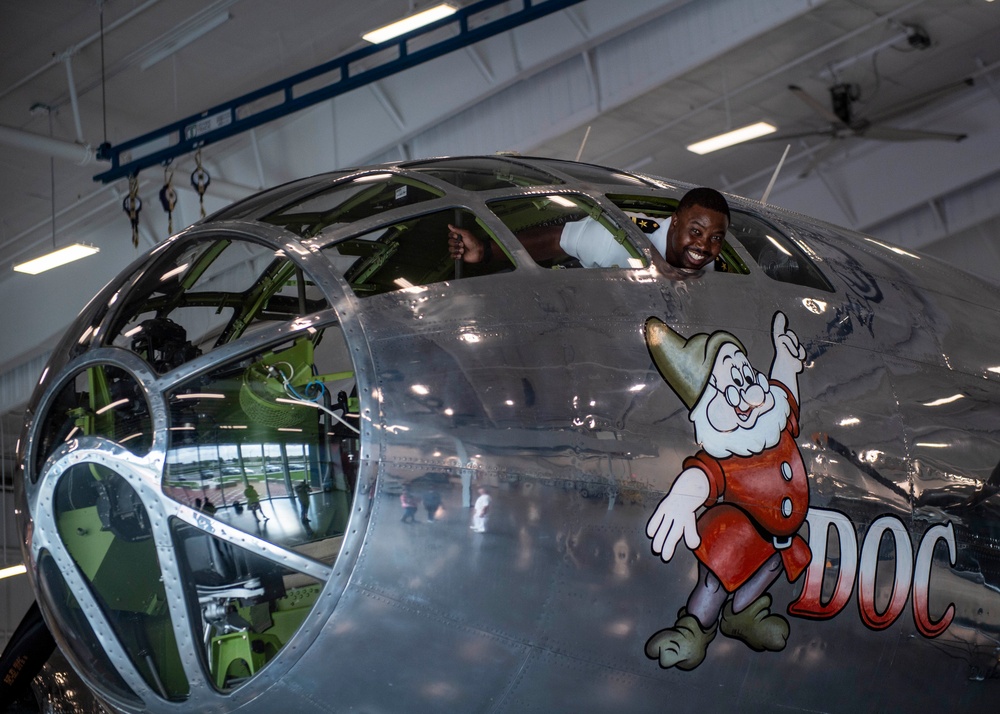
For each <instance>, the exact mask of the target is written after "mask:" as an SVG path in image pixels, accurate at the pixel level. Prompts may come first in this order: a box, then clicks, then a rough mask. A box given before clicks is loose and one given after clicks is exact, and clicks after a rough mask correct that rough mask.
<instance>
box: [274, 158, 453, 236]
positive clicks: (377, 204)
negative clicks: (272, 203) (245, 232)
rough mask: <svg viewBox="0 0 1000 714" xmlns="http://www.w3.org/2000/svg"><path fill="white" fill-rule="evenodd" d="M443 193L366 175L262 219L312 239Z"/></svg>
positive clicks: (388, 175) (381, 175)
mask: <svg viewBox="0 0 1000 714" xmlns="http://www.w3.org/2000/svg"><path fill="white" fill-rule="evenodd" d="M442 195H443V192H442V191H440V190H438V189H436V188H434V187H432V186H428V185H427V184H424V183H421V182H419V181H415V180H413V179H412V178H408V177H405V176H400V175H398V174H392V173H376V174H366V175H364V176H360V177H358V178H355V179H353V180H351V181H346V182H344V183H339V184H336V185H335V186H333V187H331V188H328V189H325V190H323V191H320V192H319V193H315V194H313V195H312V196H309V197H308V198H305V199H303V200H301V201H298V202H296V203H294V204H292V205H291V206H285V207H284V208H282V209H280V210H278V211H275V212H273V213H271V214H270V215H267V216H265V217H264V218H262V219H261V220H262V221H265V222H267V223H273V224H274V225H277V226H282V227H283V228H286V229H287V230H290V231H292V232H293V233H296V234H298V235H299V236H301V237H303V238H312V237H314V236H316V235H319V234H320V233H321V232H323V231H324V230H327V229H332V228H338V227H340V226H345V225H347V224H349V223H354V222H355V221H360V220H362V219H364V218H369V217H371V216H375V215H378V214H379V213H384V212H386V211H391V210H393V209H396V208H402V207H403V206H412V205H414V204H417V203H421V202H423V201H430V200H432V199H435V198H440V197H441V196H442Z"/></svg>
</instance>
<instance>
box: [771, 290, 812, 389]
mask: <svg viewBox="0 0 1000 714" xmlns="http://www.w3.org/2000/svg"><path fill="white" fill-rule="evenodd" d="M771 342H772V343H773V344H774V362H772V363H771V379H772V380H777V381H778V382H781V383H782V384H784V385H785V386H786V387H788V388H789V389H790V390H791V391H792V394H793V396H795V397H796V399H797V398H798V390H797V389H796V387H797V384H796V382H797V380H796V375H797V374H798V373H799V372H801V371H802V363H803V362H804V361H805V359H806V348H805V347H803V346H802V345H801V344H800V343H799V338H798V336H797V335H796V334H795V333H794V332H792V331H791V330H790V329H788V318H786V317H785V313H783V312H781V311H780V310H779V311H778V312H776V313H774V319H773V320H772V322H771Z"/></svg>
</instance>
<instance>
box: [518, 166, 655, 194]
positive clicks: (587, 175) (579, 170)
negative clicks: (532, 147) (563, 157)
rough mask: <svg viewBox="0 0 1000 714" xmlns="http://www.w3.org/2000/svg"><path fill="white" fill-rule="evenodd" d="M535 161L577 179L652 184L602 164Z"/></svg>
mask: <svg viewBox="0 0 1000 714" xmlns="http://www.w3.org/2000/svg"><path fill="white" fill-rule="evenodd" d="M535 163H537V164H541V165H542V166H547V167H550V168H553V169H555V170H556V171H561V172H562V173H564V174H567V175H569V176H572V177H573V178H575V179H577V180H579V181H586V182H587V183H595V184H609V183H610V184H625V185H627V186H640V187H642V188H646V187H649V186H653V185H655V184H651V183H649V182H647V181H643V180H642V179H641V178H639V177H638V176H632V175H631V174H627V173H625V172H624V171H615V170H614V169H609V168H605V167H604V166H594V165H592V164H578V163H576V162H573V161H558V160H556V159H544V160H539V159H535Z"/></svg>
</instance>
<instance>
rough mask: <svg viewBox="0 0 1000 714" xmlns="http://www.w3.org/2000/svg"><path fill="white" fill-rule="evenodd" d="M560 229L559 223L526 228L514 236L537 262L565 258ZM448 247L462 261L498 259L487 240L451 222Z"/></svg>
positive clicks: (456, 258) (452, 255)
mask: <svg viewBox="0 0 1000 714" xmlns="http://www.w3.org/2000/svg"><path fill="white" fill-rule="evenodd" d="M562 228H563V227H562V226H561V225H555V226H538V227H536V228H526V229H525V230H523V231H519V232H518V233H516V234H515V236H516V237H517V239H518V240H519V241H520V242H521V245H523V246H524V249H525V250H527V251H528V254H529V255H530V256H531V257H532V259H533V260H534V261H535V262H536V263H537V262H539V261H543V260H553V259H561V258H566V257H568V256H567V254H566V252H565V251H564V250H563V249H562V248H561V247H560V246H559V239H560V237H561V236H562ZM487 240H488V239H487ZM487 246H489V248H487ZM448 249H449V251H450V252H451V257H452V258H454V259H455V260H461V261H462V262H464V263H481V262H487V263H488V262H491V261H490V258H493V259H496V258H497V256H496V255H491V253H494V252H495V251H493V250H491V249H492V245H491V244H490V243H488V242H487V241H484V240H483V239H482V238H479V237H478V236H476V235H475V234H473V233H472V231H470V230H468V229H467V228H459V227H458V226H453V225H452V224H450V223H449V224H448Z"/></svg>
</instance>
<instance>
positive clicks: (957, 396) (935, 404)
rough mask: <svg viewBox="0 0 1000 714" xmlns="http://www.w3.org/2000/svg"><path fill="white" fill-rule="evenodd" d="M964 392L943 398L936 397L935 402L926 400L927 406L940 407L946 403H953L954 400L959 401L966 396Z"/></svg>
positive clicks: (925, 404)
mask: <svg viewBox="0 0 1000 714" xmlns="http://www.w3.org/2000/svg"><path fill="white" fill-rule="evenodd" d="M964 396H965V395H964V394H953V395H951V396H950V397H942V398H941V399H935V400H934V401H933V402H924V406H925V407H940V406H942V405H944V404H951V403H952V402H957V401H958V400H959V399H961V398H962V397H964Z"/></svg>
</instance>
